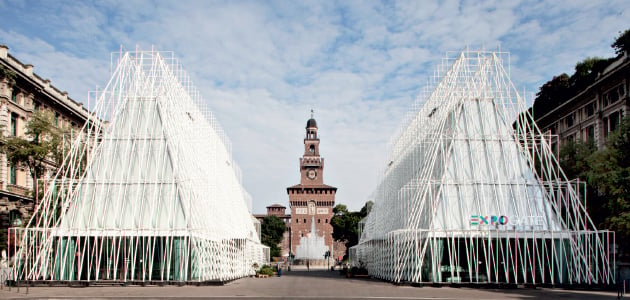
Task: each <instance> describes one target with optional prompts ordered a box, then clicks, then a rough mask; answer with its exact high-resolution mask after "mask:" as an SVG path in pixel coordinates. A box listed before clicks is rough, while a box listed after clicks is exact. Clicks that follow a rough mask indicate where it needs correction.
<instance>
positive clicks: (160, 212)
mask: <svg viewBox="0 0 630 300" xmlns="http://www.w3.org/2000/svg"><path fill="white" fill-rule="evenodd" d="M95 102H96V112H95V114H94V117H95V118H94V119H93V120H91V121H90V122H89V123H88V124H87V125H86V127H85V128H84V130H83V132H82V133H81V135H80V137H79V138H78V139H77V140H76V141H75V143H74V144H73V145H72V149H71V151H70V153H69V155H68V156H67V157H66V159H65V163H64V165H63V166H62V167H61V169H60V171H59V173H58V174H57V176H56V177H55V178H54V180H53V182H52V183H51V185H50V186H49V188H48V190H47V193H46V196H45V199H44V200H43V201H42V204H41V205H40V207H39V208H38V214H36V217H34V219H33V220H31V222H30V223H29V226H27V228H26V230H25V234H24V235H23V236H24V238H23V244H24V245H26V247H22V249H24V250H23V251H25V253H24V254H23V255H22V256H23V257H25V260H26V262H25V263H23V268H22V269H21V270H16V272H17V273H16V276H18V278H22V279H25V280H37V279H47V280H58V281H72V280H87V281H107V280H111V281H142V282H146V281H162V282H164V281H178V282H181V281H226V280H231V279H234V278H238V277H242V276H247V275H250V274H251V273H252V272H253V268H252V265H253V264H254V263H258V264H261V263H262V260H263V248H264V247H263V246H261V244H260V240H259V235H258V233H257V232H256V230H255V228H254V223H253V222H252V218H251V214H250V212H249V209H248V204H249V201H251V200H250V199H249V196H248V194H247V193H246V192H245V190H244V189H243V187H242V185H241V179H240V171H239V170H238V167H237V166H236V164H235V163H234V161H233V160H232V157H231V149H230V143H229V141H228V139H227V137H226V136H225V135H224V133H223V131H222V130H221V128H220V126H219V125H218V123H217V122H216V120H215V119H214V117H213V116H212V115H211V114H210V113H209V111H208V112H204V111H202V110H201V109H200V108H199V105H200V103H202V101H201V98H200V96H199V93H198V92H197V91H196V89H195V88H194V86H192V84H191V83H190V81H189V80H188V77H187V76H186V75H185V73H184V72H183V70H182V69H181V66H180V65H179V64H177V60H176V59H175V58H174V57H173V56H172V53H169V52H155V51H147V52H143V51H137V52H124V53H121V54H120V57H119V59H118V63H117V67H116V68H115V71H114V72H113V75H112V78H111V80H110V82H109V84H108V85H107V87H106V88H105V90H103V91H101V92H99V93H97V99H96V101H95ZM99 120H109V122H108V123H107V124H105V123H103V122H99ZM104 125H105V126H104Z"/></svg>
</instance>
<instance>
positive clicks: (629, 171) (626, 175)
mask: <svg viewBox="0 0 630 300" xmlns="http://www.w3.org/2000/svg"><path fill="white" fill-rule="evenodd" d="M588 163H589V166H590V171H589V172H588V173H587V174H586V175H587V179H588V183H589V184H590V185H591V186H593V187H595V188H597V190H598V192H599V194H600V195H603V196H604V197H605V198H606V199H607V203H605V206H606V209H607V210H608V216H607V218H606V219H605V220H604V223H605V225H606V227H607V228H608V229H611V230H614V231H615V233H616V234H617V235H618V238H617V240H619V241H623V240H626V239H627V238H630V118H625V119H624V120H623V121H622V122H621V124H620V126H619V128H618V129H617V130H615V131H614V132H612V133H611V134H610V136H609V137H608V140H607V141H606V147H605V148H604V149H601V150H599V151H597V152H595V153H593V155H591V156H590V157H589V159H588ZM620 245H623V247H624V249H623V250H625V252H626V253H630V243H623V244H620Z"/></svg>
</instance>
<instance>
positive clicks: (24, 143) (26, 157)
mask: <svg viewBox="0 0 630 300" xmlns="http://www.w3.org/2000/svg"><path fill="white" fill-rule="evenodd" d="M25 128H26V132H25V134H26V137H25V138H22V137H18V136H11V137H8V138H6V139H5V140H4V141H3V143H2V151H3V152H4V153H5V154H6V156H7V160H8V161H9V163H11V164H12V165H15V166H23V167H26V168H27V169H28V170H29V171H30V174H31V177H32V179H33V191H36V190H37V188H38V187H37V182H38V179H39V178H40V177H42V175H44V173H45V171H46V170H47V169H48V168H51V167H53V166H58V165H59V164H60V162H61V160H62V159H63V157H62V153H63V151H62V146H63V145H62V139H63V130H61V129H60V128H58V127H57V126H56V125H54V116H53V114H52V113H51V112H45V111H38V112H36V113H35V114H33V116H32V117H31V118H30V119H29V121H28V122H27V123H26V127H25ZM36 200H37V199H36ZM36 202H37V201H36Z"/></svg>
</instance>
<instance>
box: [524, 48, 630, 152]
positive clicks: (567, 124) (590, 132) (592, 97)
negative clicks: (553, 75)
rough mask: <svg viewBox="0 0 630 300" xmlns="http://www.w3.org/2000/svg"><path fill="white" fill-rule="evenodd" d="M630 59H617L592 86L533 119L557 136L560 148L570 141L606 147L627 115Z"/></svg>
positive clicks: (541, 127) (556, 144)
mask: <svg viewBox="0 0 630 300" xmlns="http://www.w3.org/2000/svg"><path fill="white" fill-rule="evenodd" d="M629 82H630V57H629V56H628V53H626V55H624V56H622V57H620V58H618V59H617V60H615V61H614V62H613V63H612V64H610V65H609V66H608V67H607V68H606V69H604V71H603V72H602V73H601V74H599V76H598V77H597V79H596V80H595V82H594V83H593V84H591V85H590V86H588V87H587V88H586V89H584V90H583V91H581V92H580V93H578V94H577V95H575V96H574V97H573V98H571V99H569V100H568V101H566V102H565V103H563V104H562V105H560V106H558V107H556V108H555V109H553V110H551V111H550V112H548V113H546V114H545V115H542V116H534V119H535V120H536V123H537V124H538V126H539V127H540V129H541V130H542V132H544V133H545V132H546V133H549V134H551V135H557V136H558V140H557V141H554V142H553V143H552V146H553V147H554V149H556V150H557V149H559V146H561V145H562V144H563V143H565V142H567V141H576V140H580V141H583V142H593V143H594V144H595V145H596V146H597V147H598V148H601V147H603V146H604V144H605V142H606V138H608V135H609V133H610V132H612V131H614V130H615V129H617V127H618V126H619V124H620V122H621V120H622V119H623V118H624V117H627V116H628V112H629V109H630V97H628V90H629V89H630V86H629Z"/></svg>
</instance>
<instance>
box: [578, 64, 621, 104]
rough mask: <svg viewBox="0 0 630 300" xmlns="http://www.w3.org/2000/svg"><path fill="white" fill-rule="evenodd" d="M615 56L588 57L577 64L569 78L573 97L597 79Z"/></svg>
mask: <svg viewBox="0 0 630 300" xmlns="http://www.w3.org/2000/svg"><path fill="white" fill-rule="evenodd" d="M614 60H615V58H608V59H606V58H601V57H587V58H585V59H584V60H582V61H581V62H579V63H577V64H576V65H575V73H573V75H571V78H570V79H569V82H570V85H571V87H572V91H571V97H572V96H573V95H575V94H576V93H577V92H578V91H581V90H583V89H584V88H586V87H587V86H589V85H590V84H592V83H593V82H595V80H596V79H597V76H599V74H601V73H602V72H604V69H606V67H608V66H609V65H610V64H611V63H612V62H613V61H614Z"/></svg>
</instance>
